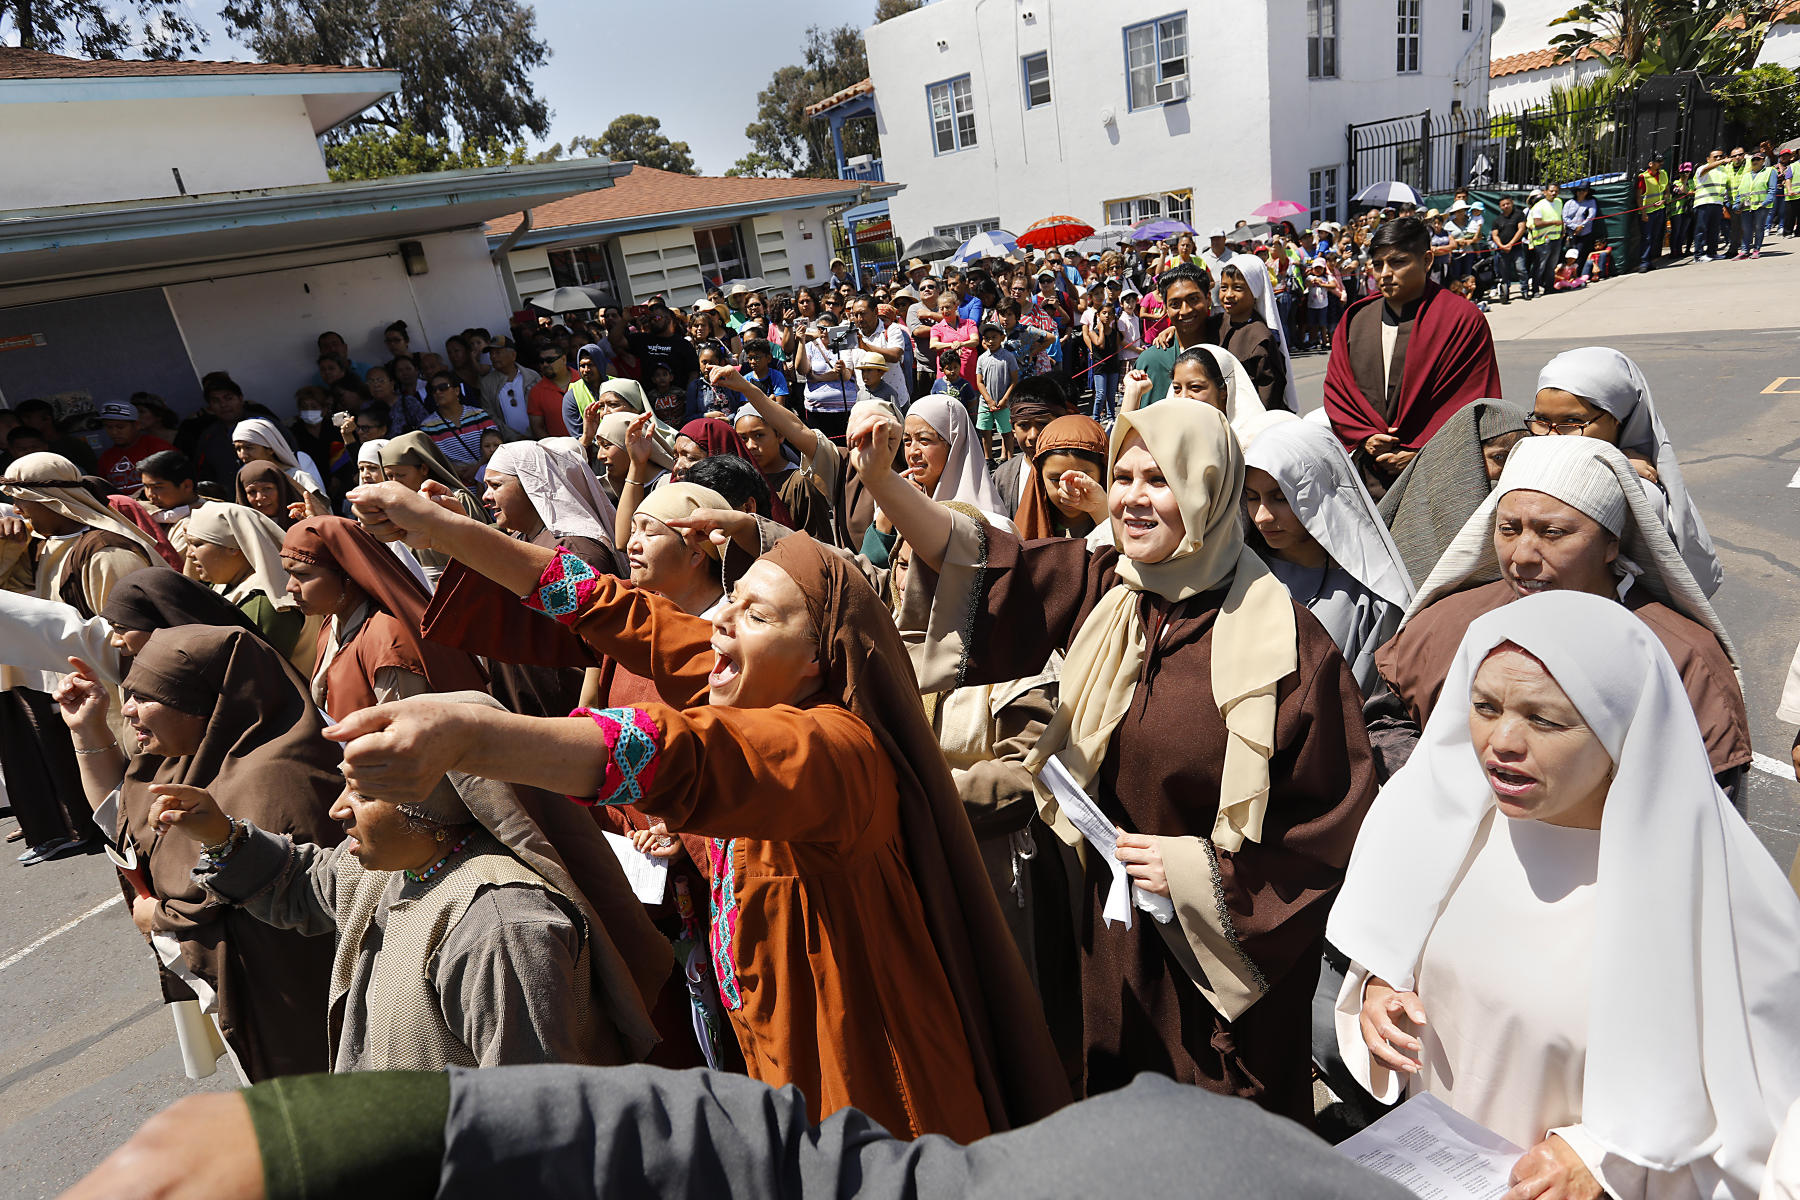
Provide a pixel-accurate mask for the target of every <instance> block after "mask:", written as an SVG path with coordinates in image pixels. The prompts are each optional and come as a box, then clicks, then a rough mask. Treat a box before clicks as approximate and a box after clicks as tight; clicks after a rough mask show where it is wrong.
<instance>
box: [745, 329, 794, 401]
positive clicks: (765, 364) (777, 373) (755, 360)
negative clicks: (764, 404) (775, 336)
mask: <svg viewBox="0 0 1800 1200" xmlns="http://www.w3.org/2000/svg"><path fill="white" fill-rule="evenodd" d="M744 362H745V363H746V364H747V365H748V366H749V368H750V369H749V371H747V372H746V373H745V375H744V378H745V379H748V380H749V381H750V382H751V383H753V384H755V385H756V386H757V388H758V389H759V390H760V391H761V392H762V394H763V395H765V396H767V397H769V398H770V399H772V400H777V401H780V402H781V403H782V404H783V405H785V406H787V407H788V408H789V409H791V410H792V411H794V412H795V413H798V412H799V411H800V408H799V405H797V404H796V403H795V402H794V401H795V398H794V397H793V396H791V395H789V393H788V381H787V372H785V371H783V370H782V369H781V368H780V367H778V366H776V365H775V344H774V343H773V342H771V341H769V340H768V339H767V338H763V337H747V338H745V339H744Z"/></svg>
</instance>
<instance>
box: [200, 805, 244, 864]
mask: <svg viewBox="0 0 1800 1200" xmlns="http://www.w3.org/2000/svg"><path fill="white" fill-rule="evenodd" d="M226 820H227V821H229V822H231V832H230V833H228V834H226V835H225V840H224V841H222V842H217V843H215V844H213V845H211V846H202V847H200V857H201V858H202V859H204V860H205V863H206V866H207V867H208V868H209V869H211V868H216V867H217V866H218V865H219V864H220V863H222V862H224V861H225V860H226V859H228V858H230V857H231V852H232V851H233V850H236V849H237V848H238V847H239V846H241V845H242V844H243V842H244V837H245V835H246V834H247V833H248V832H249V830H248V827H247V826H245V824H244V823H243V822H242V821H240V820H238V819H237V818H236V817H227V818H226Z"/></svg>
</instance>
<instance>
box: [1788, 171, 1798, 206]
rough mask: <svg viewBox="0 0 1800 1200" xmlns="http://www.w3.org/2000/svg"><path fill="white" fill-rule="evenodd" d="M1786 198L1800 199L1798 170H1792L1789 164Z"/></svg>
mask: <svg viewBox="0 0 1800 1200" xmlns="http://www.w3.org/2000/svg"><path fill="white" fill-rule="evenodd" d="M1787 198H1788V199H1789V200H1796V199H1800V171H1796V170H1794V168H1793V166H1792V165H1791V164H1790V165H1789V166H1788V169H1787Z"/></svg>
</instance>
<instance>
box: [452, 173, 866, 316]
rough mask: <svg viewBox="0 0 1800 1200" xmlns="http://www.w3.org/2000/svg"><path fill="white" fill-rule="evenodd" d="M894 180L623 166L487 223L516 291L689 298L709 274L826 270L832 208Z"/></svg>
mask: <svg viewBox="0 0 1800 1200" xmlns="http://www.w3.org/2000/svg"><path fill="white" fill-rule="evenodd" d="M898 191H900V185H898V184H891V183H880V182H860V181H857V180H839V179H756V178H744V179H739V178H730V177H724V176H717V177H713V176H704V175H677V174H675V173H673V172H671V171H658V170H655V169H654V168H651V167H635V168H633V170H632V172H631V174H630V175H627V176H624V177H623V178H620V179H618V180H616V181H615V182H614V185H613V186H612V187H609V188H606V189H605V190H603V191H596V192H588V193H586V194H584V195H579V196H571V197H569V198H568V199H565V200H558V201H555V202H553V203H550V204H545V205H543V206H541V207H539V208H536V209H533V210H532V212H531V214H530V219H529V223H528V224H526V226H525V227H524V228H523V229H521V228H520V224H521V218H520V217H518V216H508V217H504V218H501V219H499V220H496V221H493V222H491V223H490V224H489V225H488V230H487V232H488V242H489V245H490V246H491V247H492V248H493V250H494V252H495V253H496V254H500V253H504V254H505V256H506V259H507V262H508V265H509V266H510V268H511V270H512V274H513V278H514V279H515V280H516V282H517V286H518V290H519V293H520V294H521V295H524V296H530V295H532V294H534V293H537V292H540V291H548V290H549V289H550V288H553V287H586V288H590V289H592V290H594V291H598V292H604V293H606V294H608V295H611V296H612V297H614V298H615V299H616V300H618V302H619V303H620V304H622V305H630V304H639V303H643V302H644V301H646V300H648V299H650V297H651V296H654V295H659V294H660V295H662V296H663V297H665V298H666V299H667V300H668V302H669V303H671V304H676V305H687V304H692V303H694V302H695V301H697V300H699V299H700V298H701V297H702V296H704V295H705V292H706V287H707V285H708V284H709V283H713V284H719V285H721V286H723V285H726V284H729V283H730V282H731V281H732V280H734V279H750V278H757V279H760V280H762V282H763V283H764V284H765V285H767V286H768V288H769V289H770V290H772V291H777V292H779V291H787V290H791V289H793V288H796V287H807V286H812V285H815V284H820V283H823V282H824V281H825V280H826V279H827V278H829V277H830V274H831V272H830V264H831V259H832V257H833V256H832V250H831V245H832V243H831V237H830V228H831V224H832V222H833V221H835V220H837V219H838V216H839V214H841V213H842V211H843V210H844V209H846V208H848V207H850V206H852V205H856V204H859V203H865V202H868V201H870V200H871V199H885V198H886V197H889V196H892V195H893V194H895V193H896V192H898Z"/></svg>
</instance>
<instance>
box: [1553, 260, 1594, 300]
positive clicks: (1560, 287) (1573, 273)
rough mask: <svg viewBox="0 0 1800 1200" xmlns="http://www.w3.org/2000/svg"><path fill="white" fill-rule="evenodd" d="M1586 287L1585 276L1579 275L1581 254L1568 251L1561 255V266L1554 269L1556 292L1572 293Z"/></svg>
mask: <svg viewBox="0 0 1800 1200" xmlns="http://www.w3.org/2000/svg"><path fill="white" fill-rule="evenodd" d="M1586 286H1587V276H1586V275H1583V274H1581V252H1580V251H1579V250H1570V251H1569V252H1568V253H1566V254H1564V255H1563V261H1562V266H1560V267H1558V268H1556V284H1555V287H1556V290H1557V291H1559V292H1572V291H1575V290H1576V289H1577V288H1584V287H1586Z"/></svg>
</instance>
